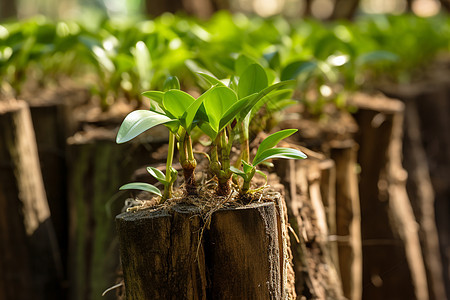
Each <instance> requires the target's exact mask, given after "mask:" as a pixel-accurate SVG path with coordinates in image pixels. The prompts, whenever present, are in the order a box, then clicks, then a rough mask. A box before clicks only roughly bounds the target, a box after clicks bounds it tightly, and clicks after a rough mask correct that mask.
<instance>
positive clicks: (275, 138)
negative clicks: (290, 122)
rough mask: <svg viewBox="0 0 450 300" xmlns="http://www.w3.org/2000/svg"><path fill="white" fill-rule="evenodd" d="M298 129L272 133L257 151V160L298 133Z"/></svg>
mask: <svg viewBox="0 0 450 300" xmlns="http://www.w3.org/2000/svg"><path fill="white" fill-rule="evenodd" d="M297 131H298V130H297V129H285V130H281V131H277V132H275V133H272V134H271V135H269V136H268V137H267V138H265V139H264V140H263V141H262V142H261V144H260V145H259V147H258V151H256V155H255V159H256V158H257V157H258V156H259V155H260V154H261V153H262V152H264V151H266V150H267V149H270V148H273V147H275V146H276V145H277V144H278V143H279V142H280V141H281V140H283V139H285V138H287V137H288V136H291V135H293V134H294V133H296V132H297Z"/></svg>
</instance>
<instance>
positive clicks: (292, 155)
mask: <svg viewBox="0 0 450 300" xmlns="http://www.w3.org/2000/svg"><path fill="white" fill-rule="evenodd" d="M295 132H297V129H285V130H281V131H278V132H275V133H273V134H271V135H269V136H268V137H267V138H266V139H265V140H264V141H262V143H261V144H260V145H259V147H258V150H257V152H256V155H255V157H254V158H253V161H252V162H251V163H249V162H246V161H244V160H242V167H243V170H240V169H238V168H236V167H233V166H232V167H231V171H232V172H233V173H235V174H236V175H238V176H240V177H242V178H243V180H244V182H243V184H242V187H241V190H240V191H241V194H247V193H250V192H252V191H251V190H250V182H251V180H252V178H253V176H254V175H255V173H259V174H261V175H262V176H264V177H265V178H266V181H267V177H266V175H265V174H264V173H263V172H261V171H260V170H258V169H256V166H258V165H259V164H261V163H263V162H265V161H267V160H269V159H274V158H286V159H304V158H306V155H305V154H304V153H303V152H301V151H299V150H296V149H292V148H274V147H275V146H276V145H277V144H278V143H279V142H280V141H281V140H283V139H285V138H287V137H288V136H290V135H292V134H294V133H295Z"/></svg>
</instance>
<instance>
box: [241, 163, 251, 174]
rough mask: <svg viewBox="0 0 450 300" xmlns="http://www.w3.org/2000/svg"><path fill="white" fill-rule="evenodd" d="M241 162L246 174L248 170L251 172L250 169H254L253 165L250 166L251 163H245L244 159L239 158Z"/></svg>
mask: <svg viewBox="0 0 450 300" xmlns="http://www.w3.org/2000/svg"><path fill="white" fill-rule="evenodd" d="M241 162H242V167H243V169H244V172H245V173H246V174H249V173H250V172H252V170H253V169H254V166H252V165H251V164H249V163H247V162H246V161H244V160H241Z"/></svg>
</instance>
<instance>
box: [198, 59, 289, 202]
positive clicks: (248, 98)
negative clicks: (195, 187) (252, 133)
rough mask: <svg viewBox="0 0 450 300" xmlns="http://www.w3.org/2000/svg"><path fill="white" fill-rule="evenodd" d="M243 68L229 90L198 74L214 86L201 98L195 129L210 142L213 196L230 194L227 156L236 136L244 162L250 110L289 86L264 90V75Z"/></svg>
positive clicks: (257, 67) (260, 70)
mask: <svg viewBox="0 0 450 300" xmlns="http://www.w3.org/2000/svg"><path fill="white" fill-rule="evenodd" d="M238 61H239V60H238ZM243 64H244V63H241V64H240V65H241V67H242V69H243V70H244V71H243V72H242V74H241V76H240V78H239V80H237V79H234V78H232V79H231V80H230V87H226V86H225V85H224V84H223V83H222V82H221V81H219V80H218V79H217V78H215V77H213V76H210V75H207V74H203V73H199V75H200V76H201V77H202V78H203V79H205V80H206V81H207V82H209V84H210V85H214V86H213V88H212V92H211V93H210V95H209V97H205V101H204V103H203V108H204V110H200V111H204V115H200V117H199V119H200V125H199V127H200V128H201V129H202V130H203V131H204V132H205V133H206V134H207V135H208V136H209V137H210V138H211V140H212V147H211V165H210V169H211V171H212V172H213V174H214V175H215V176H216V177H217V180H218V189H217V193H218V194H219V195H222V196H225V195H228V193H229V192H230V183H231V176H232V174H233V172H232V171H231V163H230V152H231V148H232V144H233V141H234V138H235V136H236V134H237V133H239V136H240V141H241V158H242V160H244V161H245V162H248V160H249V131H248V126H249V122H250V116H251V112H252V110H253V109H254V108H255V107H258V105H259V107H260V105H261V103H264V101H267V99H269V98H267V97H266V96H267V95H268V94H269V93H271V92H272V91H274V90H277V89H279V88H281V87H283V86H285V85H287V84H291V83H292V82H279V83H277V84H273V85H270V86H268V79H267V75H266V72H265V70H264V69H263V68H262V67H261V66H260V65H259V64H256V63H254V62H253V61H251V62H249V63H248V64H247V65H244V66H242V65H243ZM240 160H241V159H239V160H238V161H240Z"/></svg>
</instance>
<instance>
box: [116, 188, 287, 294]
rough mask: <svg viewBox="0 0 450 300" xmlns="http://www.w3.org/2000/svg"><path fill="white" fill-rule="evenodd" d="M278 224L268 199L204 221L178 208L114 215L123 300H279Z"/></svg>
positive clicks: (185, 207)
mask: <svg viewBox="0 0 450 300" xmlns="http://www.w3.org/2000/svg"><path fill="white" fill-rule="evenodd" d="M278 197H279V196H278ZM279 219H280V218H279V217H278V213H277V208H276V206H275V204H274V203H273V202H266V203H253V204H249V205H246V206H242V207H239V206H228V207H224V208H221V209H219V210H217V211H213V212H211V213H210V219H209V218H207V219H205V221H206V223H204V221H203V220H202V218H201V214H200V212H199V209H198V208H195V207H194V206H188V205H185V204H182V203H179V204H175V206H173V207H171V208H169V209H162V210H153V211H152V210H142V211H138V212H126V213H123V214H120V215H119V216H117V218H116V225H117V231H118V235H119V238H120V244H121V258H122V266H123V271H124V279H125V287H126V295H127V299H129V300H135V299H286V298H283V295H285V294H286V292H285V291H284V288H285V287H284V286H283V279H282V277H283V275H282V269H283V267H282V265H283V259H284V256H283V251H281V250H280V233H279V227H280V225H279ZM208 221H209V222H208ZM202 232H203V234H201V233H202Z"/></svg>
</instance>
